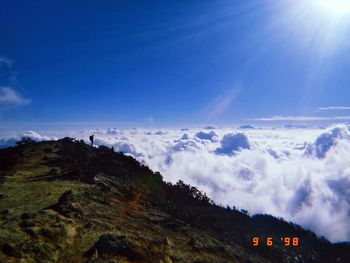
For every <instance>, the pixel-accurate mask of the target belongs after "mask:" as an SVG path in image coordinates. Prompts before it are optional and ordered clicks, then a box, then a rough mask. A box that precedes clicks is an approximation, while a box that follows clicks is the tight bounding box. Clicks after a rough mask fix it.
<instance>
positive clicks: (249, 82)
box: [0, 0, 350, 125]
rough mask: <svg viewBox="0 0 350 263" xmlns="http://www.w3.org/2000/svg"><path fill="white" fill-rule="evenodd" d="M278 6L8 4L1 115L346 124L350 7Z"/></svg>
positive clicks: (2, 15) (7, 118) (265, 2)
mask: <svg viewBox="0 0 350 263" xmlns="http://www.w3.org/2000/svg"><path fill="white" fill-rule="evenodd" d="M320 1H321V0H320ZM322 1H326V0H322ZM276 2H277V1H270V0H257V1H254V0H249V1H247V0H244V1H243V0H242V1H240V0H236V1H104V2H103V3H101V1H88V3H87V2H86V1H74V3H63V1H49V2H48V1H13V0H12V1H2V7H1V9H0V34H1V41H0V88H1V89H0V122H1V123H2V125H7V124H10V123H32V124H33V125H34V124H35V125H37V124H44V123H90V122H91V123H99V122H100V123H103V122H110V123H116V124H118V123H132V124H139V125H147V123H154V124H158V125H177V124H197V123H198V124H200V123H203V124H204V123H213V124H220V123H221V124H228V123H248V122H254V120H255V121H262V122H264V121H265V122H266V121H269V120H271V119H273V118H275V119H276V118H277V119H278V117H273V116H279V118H280V119H282V121H284V120H285V121H286V122H289V121H291V120H294V121H305V120H308V119H307V118H311V119H309V120H314V119H315V120H317V118H319V120H322V119H323V118H325V119H328V118H332V117H335V116H337V118H339V120H341V121H343V120H347V119H348V116H350V110H349V109H348V108H347V107H348V106H350V103H349V98H350V88H349V87H350V74H349V72H350V52H349V46H348V43H350V42H349V40H350V39H349V38H350V37H347V36H350V34H348V33H350V32H349V27H350V16H349V13H350V11H349V13H347V12H345V11H344V12H342V13H340V12H339V10H333V9H332V7H329V6H325V5H324V6H317V5H313V4H306V3H305V1H301V0H296V1H287V0H286V1H284V3H283V4H278V5H277V4H276ZM303 2H304V3H303ZM310 2H314V0H313V1H310ZM341 10H345V9H344V8H342V9H341ZM349 10H350V8H349ZM320 107H322V108H323V109H319V110H318V108H320ZM329 107H333V108H329ZM340 107H342V108H340ZM288 118H289V119H288ZM298 118H299V119H298Z"/></svg>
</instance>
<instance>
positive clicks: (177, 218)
mask: <svg viewBox="0 0 350 263" xmlns="http://www.w3.org/2000/svg"><path fill="white" fill-rule="evenodd" d="M0 164H1V169H0V179H1V181H0V182H1V183H0V248H1V249H0V262H19V261H20V260H21V262H33V261H34V262H350V245H349V244H347V243H342V244H331V243H330V242H329V241H327V240H326V239H324V238H318V237H317V236H316V235H315V234H314V233H313V232H311V231H309V230H305V229H303V228H302V227H300V226H298V225H296V224H293V223H290V222H286V221H284V220H283V219H281V218H275V217H273V216H271V215H255V216H249V215H248V211H246V210H241V211H239V210H237V209H236V208H235V207H232V208H231V207H226V208H223V207H221V206H218V205H216V204H214V203H213V202H212V201H211V200H210V199H209V198H208V197H207V196H206V195H205V194H204V193H202V192H201V191H199V190H198V189H197V188H196V187H193V186H190V185H187V184H185V183H184V182H182V181H179V182H178V183H177V184H175V185H173V184H170V183H165V182H164V181H163V178H162V176H161V175H160V173H158V172H153V171H151V170H150V169H149V168H148V167H146V166H144V165H141V164H140V163H139V162H137V161H136V160H135V159H134V158H132V157H129V156H125V155H124V154H122V153H120V152H115V151H114V149H111V148H108V147H105V146H100V147H98V148H95V147H91V146H89V145H87V144H85V143H84V142H83V141H77V140H74V139H72V138H64V139H61V140H59V141H47V142H34V141H32V140H30V139H28V138H25V139H24V140H22V141H21V142H19V143H18V144H17V146H16V147H12V148H6V149H2V150H0ZM254 236H258V237H260V240H261V242H262V243H264V242H265V244H261V245H260V246H258V247H253V246H252V242H251V240H252V238H253V237H254ZM267 237H272V238H273V240H274V243H273V245H272V246H271V247H267V246H266V238H267ZM281 237H298V238H299V240H300V241H299V242H300V243H299V246H298V247H291V246H290V247H285V246H284V245H283V242H281V241H280V238H281Z"/></svg>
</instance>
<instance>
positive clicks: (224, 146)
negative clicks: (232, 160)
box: [215, 132, 250, 155]
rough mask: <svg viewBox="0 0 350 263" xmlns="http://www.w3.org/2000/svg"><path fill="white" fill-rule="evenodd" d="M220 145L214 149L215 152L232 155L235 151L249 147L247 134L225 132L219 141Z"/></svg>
mask: <svg viewBox="0 0 350 263" xmlns="http://www.w3.org/2000/svg"><path fill="white" fill-rule="evenodd" d="M220 144H221V146H220V147H218V148H217V149H216V150H215V153H216V154H227V155H233V154H235V153H236V152H237V151H240V150H243V149H250V143H249V140H248V138H247V136H246V135H245V134H243V133H240V132H239V133H230V134H225V135H224V137H223V138H222V140H221V141H220Z"/></svg>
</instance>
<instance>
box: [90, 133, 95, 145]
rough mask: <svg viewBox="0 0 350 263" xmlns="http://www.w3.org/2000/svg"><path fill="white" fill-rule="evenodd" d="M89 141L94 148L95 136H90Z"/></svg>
mask: <svg viewBox="0 0 350 263" xmlns="http://www.w3.org/2000/svg"><path fill="white" fill-rule="evenodd" d="M89 139H90V142H91V146H92V145H93V144H94V135H93V134H92V135H90V137H89Z"/></svg>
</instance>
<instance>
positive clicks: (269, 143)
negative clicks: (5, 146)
mask: <svg viewBox="0 0 350 263" xmlns="http://www.w3.org/2000/svg"><path fill="white" fill-rule="evenodd" d="M114 131H117V132H114ZM157 131H158V130H153V129H137V130H131V129H110V130H109V132H108V130H103V129H100V130H98V134H97V133H96V134H95V137H96V143H97V144H98V145H101V144H102V145H108V146H113V147H114V148H115V149H116V150H119V151H123V152H125V153H127V154H129V155H132V156H134V157H136V158H137V159H138V160H139V161H141V162H142V163H144V164H147V165H148V166H150V168H151V169H153V170H154V171H160V172H161V173H162V174H163V176H164V178H165V179H166V180H167V181H171V182H176V181H177V180H184V181H185V182H186V183H189V184H192V185H196V186H197V187H198V188H199V189H200V190H202V191H205V192H206V193H207V194H208V195H209V196H210V197H211V198H212V199H213V200H214V201H215V202H216V203H218V204H223V205H226V204H227V205H230V206H232V205H234V206H236V207H239V208H243V209H246V210H248V211H250V212H251V213H252V214H254V213H268V214H272V215H275V216H282V217H283V218H285V219H286V220H290V221H293V222H295V223H298V224H301V225H302V226H304V227H306V228H310V229H311V230H313V231H315V232H316V233H317V234H319V235H324V236H326V237H327V238H329V239H330V240H332V241H344V240H350V191H349V189H350V167H349V163H350V154H349V152H350V139H349V131H348V128H347V127H346V126H345V125H337V126H332V127H330V128H328V129H326V130H324V129H312V128H299V129H285V128H283V129H267V128H265V129H247V130H244V134H243V133H242V131H239V130H235V129H233V128H217V129H215V134H216V136H217V137H218V138H219V141H215V140H203V139H198V138H197V137H196V134H198V133H199V132H201V129H194V128H193V129H187V130H186V133H184V131H181V130H179V129H167V130H162V134H161V135H156V134H155V133H156V132H157ZM90 133H91V131H83V132H76V133H75V134H74V137H76V138H78V139H84V140H86V141H87V142H88V135H89V134H90ZM146 134H147V135H146ZM65 135H67V133H64V132H63V133H61V134H57V135H55V136H57V137H64V136H65ZM71 136H72V135H71ZM17 138H18V137H17ZM7 139H10V138H9V137H8V138H7ZM0 142H1V140H0ZM309 147H311V150H308V149H309ZM308 151H309V152H308ZM218 153H220V154H218ZM233 153H234V154H233Z"/></svg>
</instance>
